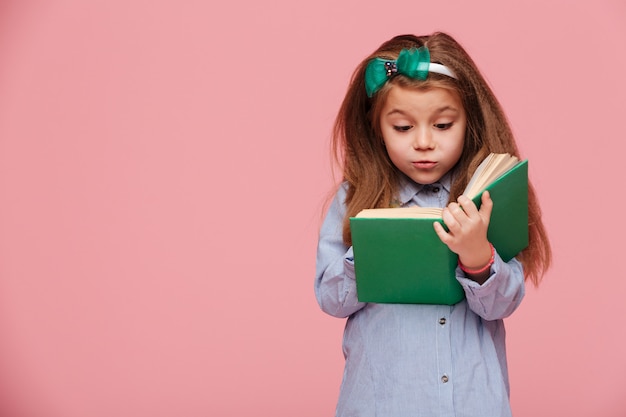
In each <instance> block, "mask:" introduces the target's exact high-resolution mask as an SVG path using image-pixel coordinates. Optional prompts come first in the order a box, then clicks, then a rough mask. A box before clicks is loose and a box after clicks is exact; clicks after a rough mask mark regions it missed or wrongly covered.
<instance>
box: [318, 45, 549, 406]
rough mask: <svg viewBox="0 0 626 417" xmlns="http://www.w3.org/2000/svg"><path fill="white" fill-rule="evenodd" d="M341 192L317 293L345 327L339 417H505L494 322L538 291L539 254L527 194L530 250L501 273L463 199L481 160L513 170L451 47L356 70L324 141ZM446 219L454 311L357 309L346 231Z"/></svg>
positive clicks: (499, 119)
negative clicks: (431, 210)
mask: <svg viewBox="0 0 626 417" xmlns="http://www.w3.org/2000/svg"><path fill="white" fill-rule="evenodd" d="M333 144H334V147H335V151H336V155H337V157H338V160H339V161H341V162H342V165H343V177H344V181H343V183H342V184H341V186H340V187H339V189H338V191H337V193H336V195H335V198H334V200H333V202H332V203H331V205H330V207H329V209H328V212H327V214H326V218H325V220H324V223H323V225H322V228H321V230H320V238H319V244H318V252H317V267H316V275H317V276H316V282H315V292H316V297H317V300H318V303H319V305H320V307H321V308H322V310H323V311H325V312H326V313H328V314H330V315H332V316H335V317H340V318H344V317H348V320H347V323H346V328H345V333H344V340H343V352H344V356H345V359H346V362H345V371H344V377H343V381H342V384H341V391H340V395H339V402H338V405H337V416H359V417H365V416H383V417H395V416H401V417H404V416H407V417H408V416H411V417H418V416H428V417H431V416H456V417H460V416H477V417H478V416H480V417H489V416H494V417H495V416H498V417H501V416H510V415H511V409H510V406H509V382H508V372H507V363H506V354H505V331H504V324H503V319H504V318H505V317H507V316H509V315H510V314H511V313H513V311H515V309H516V308H517V307H518V305H519V304H520V302H521V300H522V298H523V296H524V280H525V279H529V280H530V281H531V282H532V283H534V284H535V285H538V283H539V281H540V279H541V277H542V275H543V273H544V272H545V271H546V269H547V268H548V266H549V264H550V260H551V253H550V247H549V243H548V240H547V237H546V234H545V230H544V227H543V224H542V222H541V217H540V211H539V206H538V203H537V200H536V198H535V194H534V192H533V189H532V187H531V186H529V188H530V191H529V196H528V198H529V235H530V238H529V241H530V243H529V246H528V248H527V249H525V250H524V251H522V252H521V253H520V254H519V255H518V256H517V258H514V259H512V260H511V261H509V262H508V263H505V262H504V261H502V259H501V258H500V257H499V256H498V253H497V251H495V250H494V249H493V246H491V244H490V243H489V242H488V240H487V227H488V225H489V218H490V215H491V209H492V207H493V202H492V201H491V199H490V197H489V195H488V193H486V192H485V193H483V195H482V204H481V208H480V210H478V209H477V208H476V206H475V205H474V204H473V202H472V201H471V200H469V199H467V198H465V197H459V198H458V200H457V198H456V196H459V195H461V193H462V191H463V189H464V188H465V186H466V185H467V182H468V179H469V177H471V174H472V173H473V172H474V170H475V169H476V167H477V166H478V164H479V163H480V162H481V161H482V160H483V159H484V158H485V157H486V156H487V155H488V154H489V153H490V152H496V153H510V154H513V155H516V156H518V157H519V152H518V150H517V146H516V144H515V141H514V138H513V134H512V132H511V129H510V127H509V125H508V123H507V120H506V118H505V116H504V113H503V111H502V109H501V107H500V105H499V103H498V101H497V100H496V98H495V97H494V95H493V93H492V92H491V90H490V88H489V87H488V86H487V83H486V82H485V80H484V79H483V77H482V76H481V75H480V73H479V71H478V69H477V68H476V66H475V64H474V63H473V61H472V60H471V58H470V57H469V56H468V55H467V53H466V52H465V51H464V50H463V48H462V47H461V46H460V45H459V44H458V43H457V42H456V41H455V40H454V39H453V38H451V37H450V36H449V35H446V34H444V33H435V34H433V35H430V36H419V37H418V36H412V35H404V36H397V37H395V38H393V39H391V40H389V41H387V42H385V43H384V44H382V45H381V46H380V47H379V48H378V49H377V50H376V51H375V52H374V53H373V54H372V55H371V56H369V57H368V58H367V59H365V60H364V61H363V62H362V63H361V64H360V65H359V66H358V67H357V69H356V71H355V73H354V75H353V77H352V80H351V83H350V86H349V88H348V92H347V94H346V97H345V99H344V101H343V104H342V106H341V109H340V111H339V114H338V116H337V120H336V123H335V129H334V140H333ZM412 205H419V206H427V207H445V209H444V213H443V220H444V223H445V224H446V226H447V228H448V231H446V230H445V229H444V228H443V227H441V226H440V225H439V224H435V225H434V227H435V231H436V232H437V234H438V235H439V237H440V239H441V240H442V241H443V242H444V243H445V244H446V245H448V247H449V248H450V250H452V251H453V252H455V253H456V254H458V256H459V267H458V268H457V271H456V278H457V280H458V281H459V282H460V283H461V285H462V287H463V289H464V291H465V294H466V299H465V300H463V301H461V302H460V303H458V304H456V305H453V306H444V305H417V304H374V303H362V302H359V301H358V299H357V294H356V284H355V273H354V260H353V252H352V246H351V237H350V227H349V218H350V216H354V215H356V214H357V213H358V212H359V211H360V210H362V209H365V208H373V207H391V206H412Z"/></svg>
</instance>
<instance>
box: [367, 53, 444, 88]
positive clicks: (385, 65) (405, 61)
mask: <svg viewBox="0 0 626 417" xmlns="http://www.w3.org/2000/svg"><path fill="white" fill-rule="evenodd" d="M428 72H437V73H439V74H444V75H447V76H449V77H452V78H456V76H455V75H454V73H453V72H452V71H450V69H448V68H447V67H445V66H443V65H441V64H434V63H431V62H430V51H429V50H428V48H427V47H425V46H421V47H419V48H417V49H415V48H411V49H403V50H401V51H400V54H399V55H398V59H396V60H389V59H382V58H374V59H372V60H371V61H370V62H369V64H367V67H366V68H365V91H366V92H367V96H368V97H372V96H373V95H374V94H375V93H376V92H377V91H378V90H380V88H381V87H382V86H383V85H385V83H386V82H387V80H389V78H391V77H392V76H394V75H395V74H402V75H406V76H407V77H409V78H417V79H419V80H425V79H426V77H428Z"/></svg>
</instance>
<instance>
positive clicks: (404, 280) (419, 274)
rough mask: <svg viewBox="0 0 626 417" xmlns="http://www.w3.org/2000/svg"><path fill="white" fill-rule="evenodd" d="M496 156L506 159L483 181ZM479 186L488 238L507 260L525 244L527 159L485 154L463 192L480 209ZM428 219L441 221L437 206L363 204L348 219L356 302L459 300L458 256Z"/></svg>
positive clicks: (450, 302)
mask: <svg viewBox="0 0 626 417" xmlns="http://www.w3.org/2000/svg"><path fill="white" fill-rule="evenodd" d="M500 156H502V157H500ZM499 157H500V159H501V160H503V159H506V160H507V161H506V162H505V163H504V168H503V169H500V171H498V169H495V170H492V171H494V174H492V175H491V177H490V176H487V179H486V181H484V182H483V183H481V182H480V180H477V179H476V178H478V177H480V175H481V173H482V174H484V172H485V171H488V170H490V169H489V164H490V162H491V160H492V159H493V158H499ZM490 158H491V159H490ZM507 164H508V165H507ZM496 165H497V164H496ZM502 172H504V173H502ZM494 178H495V179H494ZM485 182H486V183H485ZM476 183H477V184H476ZM472 188H473V189H474V191H472V190H471V189H472ZM483 190H488V191H489V192H490V195H491V198H492V200H493V203H494V206H493V211H492V213H491V220H490V223H489V229H488V232H487V236H488V239H489V241H490V242H491V243H492V244H493V245H494V247H495V248H496V250H497V252H498V254H499V255H500V256H501V257H502V259H504V261H509V260H510V259H511V258H513V257H514V256H516V255H517V254H518V253H519V252H520V251H522V250H523V249H524V248H526V246H528V161H527V160H524V161H519V160H517V158H515V157H512V156H510V155H508V154H491V155H490V156H489V157H488V158H487V159H486V160H485V162H483V164H481V166H479V168H478V169H477V170H476V173H475V174H474V176H473V177H472V180H470V184H468V188H467V189H466V191H465V192H464V194H465V195H467V196H468V197H470V198H471V199H472V200H473V201H474V203H475V204H476V205H477V207H479V208H480V203H481V199H480V198H481V197H480V196H481V194H482V191H483ZM434 221H439V222H440V223H442V224H443V220H442V219H441V209H439V208H422V207H408V208H385V209H367V210H363V211H362V212H361V213H359V214H358V215H357V216H355V217H351V218H350V228H351V231H352V246H353V250H354V265H355V273H356V284H357V294H358V299H359V301H364V302H375V303H405V304H446V305H452V304H456V303H458V302H459V301H461V300H463V298H464V297H465V293H464V291H463V289H462V287H461V285H460V284H459V282H458V281H457V280H456V277H455V270H456V266H457V263H458V256H457V255H456V254H455V253H454V252H452V251H451V250H450V249H448V247H447V246H446V245H445V244H444V243H443V242H441V240H440V239H439V236H437V233H435V230H434V228H433V222H434Z"/></svg>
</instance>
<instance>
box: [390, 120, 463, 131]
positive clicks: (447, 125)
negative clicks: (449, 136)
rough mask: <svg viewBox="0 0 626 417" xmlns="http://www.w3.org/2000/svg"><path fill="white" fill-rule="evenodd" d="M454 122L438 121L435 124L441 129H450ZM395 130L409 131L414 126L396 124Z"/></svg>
mask: <svg viewBox="0 0 626 417" xmlns="http://www.w3.org/2000/svg"><path fill="white" fill-rule="evenodd" d="M453 124H454V123H453V122H450V123H436V124H434V125H433V126H434V127H435V128H437V129H439V130H448V129H450V128H451V127H452V125H453ZM393 128H394V130H396V131H397V132H408V131H409V130H411V129H412V128H413V126H410V125H408V126H394V127H393Z"/></svg>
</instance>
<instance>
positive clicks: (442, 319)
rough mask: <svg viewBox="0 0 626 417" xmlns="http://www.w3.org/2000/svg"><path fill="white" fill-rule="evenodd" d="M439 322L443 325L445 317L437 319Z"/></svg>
mask: <svg viewBox="0 0 626 417" xmlns="http://www.w3.org/2000/svg"><path fill="white" fill-rule="evenodd" d="M439 324H441V325H442V326H443V325H444V324H446V318H445V317H442V318H440V319H439Z"/></svg>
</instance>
